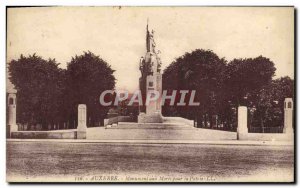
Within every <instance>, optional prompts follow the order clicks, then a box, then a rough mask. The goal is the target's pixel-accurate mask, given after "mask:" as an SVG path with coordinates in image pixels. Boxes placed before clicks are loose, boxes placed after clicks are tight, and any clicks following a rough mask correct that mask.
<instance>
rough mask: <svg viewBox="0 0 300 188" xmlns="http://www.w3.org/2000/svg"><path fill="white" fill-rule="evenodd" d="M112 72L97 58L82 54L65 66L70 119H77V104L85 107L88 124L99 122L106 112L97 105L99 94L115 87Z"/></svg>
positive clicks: (92, 55)
mask: <svg viewBox="0 0 300 188" xmlns="http://www.w3.org/2000/svg"><path fill="white" fill-rule="evenodd" d="M113 73H114V70H112V69H111V67H110V65H108V63H107V62H105V61H104V60H103V59H101V58H100V57H99V56H96V55H94V54H93V53H91V52H84V54H83V55H81V56H75V57H73V58H72V59H71V61H70V62H69V63H68V65H67V72H66V78H67V86H66V88H67V97H68V102H69V108H70V109H72V110H71V111H70V114H69V117H70V118H75V120H76V118H77V106H78V104H86V105H87V114H88V124H95V123H96V122H99V121H101V119H103V118H104V117H105V115H106V112H107V111H108V109H107V108H105V107H103V106H101V105H100V103H99V97H100V94H101V93H102V92H103V91H105V90H112V89H114V87H115V77H114V76H113Z"/></svg>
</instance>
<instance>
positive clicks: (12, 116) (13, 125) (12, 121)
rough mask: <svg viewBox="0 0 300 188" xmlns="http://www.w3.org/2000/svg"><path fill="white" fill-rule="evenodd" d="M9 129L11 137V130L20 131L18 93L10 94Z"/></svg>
mask: <svg viewBox="0 0 300 188" xmlns="http://www.w3.org/2000/svg"><path fill="white" fill-rule="evenodd" d="M8 129H9V137H10V135H11V132H15V131H18V125H17V105H16V94H15V93H10V94H8Z"/></svg>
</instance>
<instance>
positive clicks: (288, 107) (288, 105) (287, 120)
mask: <svg viewBox="0 0 300 188" xmlns="http://www.w3.org/2000/svg"><path fill="white" fill-rule="evenodd" d="M293 107H294V105H293V99H292V98H285V100H284V127H283V133H286V134H293V132H294V131H293Z"/></svg>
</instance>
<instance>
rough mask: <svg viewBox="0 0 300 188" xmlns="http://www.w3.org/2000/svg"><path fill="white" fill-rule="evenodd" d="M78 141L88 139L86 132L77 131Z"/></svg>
mask: <svg viewBox="0 0 300 188" xmlns="http://www.w3.org/2000/svg"><path fill="white" fill-rule="evenodd" d="M76 138H77V139H86V131H77V135H76Z"/></svg>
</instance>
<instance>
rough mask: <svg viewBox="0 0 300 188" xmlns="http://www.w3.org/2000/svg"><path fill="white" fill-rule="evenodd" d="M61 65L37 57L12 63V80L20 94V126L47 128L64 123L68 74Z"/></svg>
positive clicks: (25, 58)
mask: <svg viewBox="0 0 300 188" xmlns="http://www.w3.org/2000/svg"><path fill="white" fill-rule="evenodd" d="M58 65H59V64H58V63H56V61H55V59H49V60H44V59H42V58H41V57H39V56H36V55H35V54H33V55H30V56H29V57H24V56H23V55H21V56H20V58H19V59H18V60H12V61H11V63H10V66H9V72H10V80H11V82H12V83H13V84H14V85H15V88H16V89H17V91H18V93H17V103H18V107H17V114H18V115H17V121H18V122H20V123H28V124H37V123H39V124H42V125H43V126H44V127H46V126H47V125H48V124H49V123H53V122H59V121H62V120H63V118H64V117H63V116H62V114H61V113H60V107H61V106H62V103H63V100H62V97H63V92H64V86H65V85H64V71H63V70H62V69H60V68H58Z"/></svg>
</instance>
